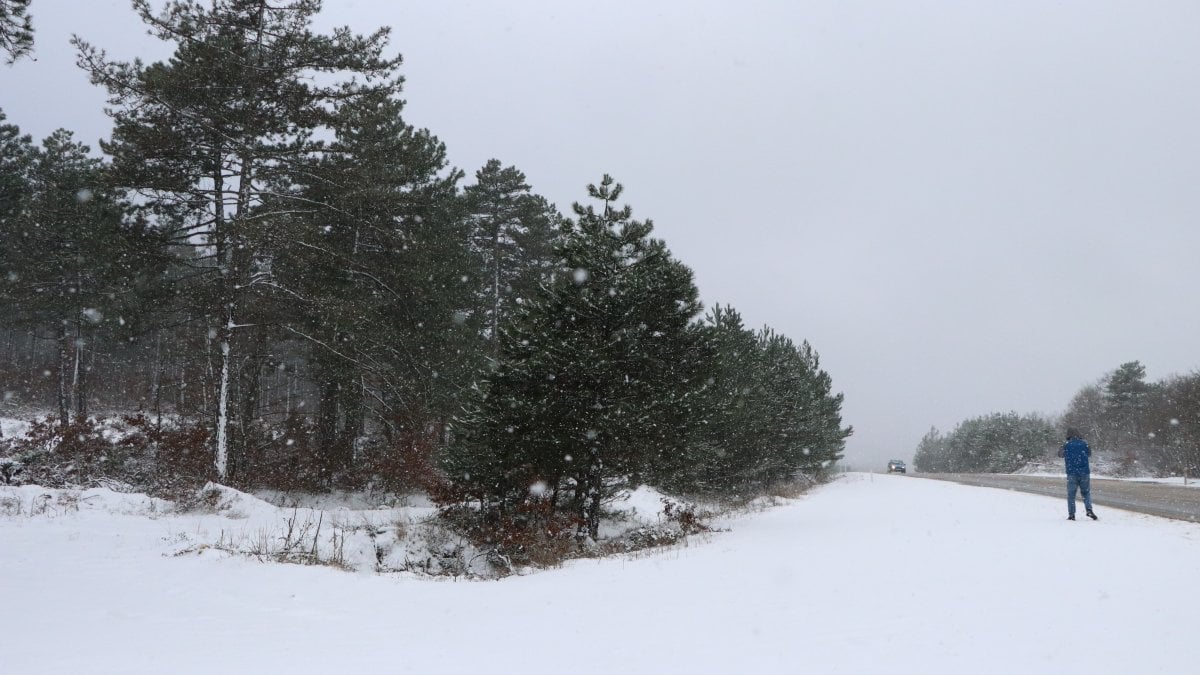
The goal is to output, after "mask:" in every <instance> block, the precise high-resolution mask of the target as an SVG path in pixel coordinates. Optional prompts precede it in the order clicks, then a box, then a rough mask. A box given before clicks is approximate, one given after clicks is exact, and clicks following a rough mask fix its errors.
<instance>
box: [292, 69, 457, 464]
mask: <svg viewBox="0 0 1200 675" xmlns="http://www.w3.org/2000/svg"><path fill="white" fill-rule="evenodd" d="M402 109H403V102H402V101H401V100H399V99H398V98H396V97H395V96H393V95H391V94H389V93H386V92H378V93H377V94H376V95H373V96H366V97H363V98H362V99H361V100H359V101H356V102H354V103H352V104H349V105H344V106H341V107H339V109H338V113H337V115H336V117H335V120H334V123H333V130H334V132H335V135H336V138H335V140H334V141H333V142H332V143H331V145H330V147H329V152H328V153H326V154H325V156H323V157H322V158H321V159H320V160H319V161H317V162H314V163H313V166H312V168H311V170H310V171H309V172H308V175H307V176H306V177H305V179H304V181H303V183H302V184H300V185H299V186H298V188H297V189H298V192H299V196H300V198H301V199H302V200H303V201H305V202H307V203H310V204H313V205H315V208H314V209H313V210H311V211H310V212H309V213H306V214H305V215H304V216H303V217H301V218H299V219H297V220H295V221H294V222H293V228H292V229H291V230H289V232H288V236H289V237H290V238H291V239H290V241H283V242H280V243H279V246H278V247H277V250H278V251H279V254H278V256H277V257H276V258H275V259H274V261H273V267H274V275H275V278H276V280H277V281H278V282H279V284H280V285H281V286H282V287H285V288H287V289H289V290H290V293H289V294H288V296H286V299H288V300H289V303H288V316H287V317H285V318H284V319H283V325H284V326H285V328H286V329H287V331H288V332H289V333H290V334H291V335H293V336H298V337H300V338H302V339H303V340H304V341H305V343H306V344H308V345H309V346H310V350H309V362H310V364H311V365H312V368H313V374H314V377H315V379H316V381H317V385H318V387H319V395H320V398H319V410H318V414H317V426H318V441H319V447H320V451H321V452H322V455H323V457H322V460H321V465H322V468H323V470H324V471H325V472H326V474H327V475H331V474H332V473H333V472H336V471H339V470H342V469H345V468H347V467H348V466H349V465H350V462H351V458H352V452H351V450H352V445H353V443H354V441H355V439H356V438H357V437H358V436H360V435H361V432H362V424H363V420H364V418H365V414H366V412H367V406H368V405H369V404H370V403H374V404H375V405H374V412H375V417H376V418H377V419H378V420H379V421H380V423H381V425H382V427H383V429H384V431H385V434H386V435H387V436H388V437H389V439H390V440H391V441H392V442H393V443H394V444H403V443H411V442H412V440H413V436H414V435H420V434H422V433H423V432H424V430H425V429H427V428H428V427H429V425H430V424H438V423H441V422H444V421H445V420H446V419H447V418H448V417H449V416H450V414H452V412H453V409H452V406H451V401H453V400H454V399H455V398H456V397H457V395H458V394H459V391H458V388H460V387H463V386H465V384H464V381H465V380H468V379H469V377H470V376H472V375H473V374H474V372H475V370H476V368H475V366H474V365H473V364H474V362H473V360H472V358H471V355H472V354H475V353H478V346H477V345H475V344H472V343H471V341H472V340H473V339H474V336H476V335H478V330H477V329H475V328H472V327H471V326H469V325H468V324H467V321H466V310H467V309H468V308H469V306H470V304H471V302H472V298H471V295H470V292H471V289H472V285H471V284H470V283H468V282H469V280H470V272H471V271H472V270H471V268H470V265H469V261H468V258H467V247H466V242H465V236H464V233H463V230H464V226H463V224H462V219H461V218H460V217H459V214H458V212H457V211H456V207H455V204H456V200H457V196H456V183H457V181H458V180H459V179H460V176H461V174H460V173H459V172H457V171H450V170H448V168H447V164H446V159H445V147H444V146H443V145H442V143H441V142H440V141H438V140H437V139H436V138H435V137H433V136H432V135H431V134H430V133H429V132H428V131H426V130H417V129H414V128H413V127H412V126H411V125H409V124H407V123H406V122H405V121H404V119H403V117H402V115H401V113H402ZM296 300H300V302H299V303H298V304H297V303H296V302H295V301H296Z"/></svg>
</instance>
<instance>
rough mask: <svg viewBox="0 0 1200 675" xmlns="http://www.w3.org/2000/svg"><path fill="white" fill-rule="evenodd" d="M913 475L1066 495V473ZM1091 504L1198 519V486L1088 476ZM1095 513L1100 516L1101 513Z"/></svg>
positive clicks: (1055, 495) (965, 483)
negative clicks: (1060, 475)
mask: <svg viewBox="0 0 1200 675" xmlns="http://www.w3.org/2000/svg"><path fill="white" fill-rule="evenodd" d="M913 477H914V478H932V479H935V480H948V481H954V482H956V483H962V484H964V485H976V486H979V487H992V488H1001V489H1005V490H1017V491H1019V492H1032V493H1034V494H1039V495H1047V496H1050V497H1058V498H1060V499H1062V498H1064V497H1066V494H1067V479H1066V476H1062V477H1059V478H1056V477H1050V476H1021V475H1013V474H998V473H997V474H987V473H922V474H918V475H915V476H913ZM1076 501H1077V503H1078V505H1079V509H1080V511H1081V512H1082V510H1083V499H1082V498H1081V497H1079V496H1078V495H1077V496H1076ZM1092 504H1093V505H1094V506H1096V507H1097V508H1099V507H1102V506H1109V507H1112V508H1117V509H1125V510H1127V511H1137V512H1139V513H1147V514H1150V515H1152V516H1162V517H1164V518H1174V519H1176V520H1189V521H1192V522H1200V488H1194V487H1184V486H1180V485H1164V484H1162V483H1151V482H1142V481H1135V480H1111V479H1105V478H1092ZM1062 510H1063V513H1066V505H1065V504H1064V505H1063V509H1062ZM1097 515H1099V516H1100V517H1101V518H1104V514H1103V513H1098V514H1097Z"/></svg>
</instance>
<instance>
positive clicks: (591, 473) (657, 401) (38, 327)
mask: <svg viewBox="0 0 1200 675" xmlns="http://www.w3.org/2000/svg"><path fill="white" fill-rule="evenodd" d="M0 2H2V3H3V4H0V7H3V8H4V11H5V13H4V14H2V15H0V17H3V18H5V19H7V18H11V17H14V16H20V17H24V16H25V15H24V14H18V13H13V11H11V10H12V8H14V7H15V8H17V9H20V10H23V9H24V8H25V7H26V6H27V4H28V3H23V2H20V1H19V0H8V1H7V2H5V1H4V0H0ZM133 6H134V9H135V11H136V12H137V13H138V15H139V16H140V17H141V19H142V20H143V22H145V24H146V25H147V26H148V27H149V29H150V33H151V35H153V36H155V37H157V38H159V39H161V40H163V41H165V42H167V43H169V44H170V45H171V46H172V47H173V48H174V51H173V53H172V55H171V57H170V58H169V59H167V60H166V61H163V62H156V63H148V64H147V63H142V62H140V61H134V62H129V63H126V62H120V61H114V60H112V59H110V58H108V57H107V56H106V54H105V52H104V51H103V50H102V49H100V48H98V47H96V46H93V45H91V44H88V43H87V42H84V41H83V40H81V39H78V38H77V39H76V40H75V44H76V47H77V48H78V54H79V65H80V66H81V67H82V68H83V69H84V70H85V71H86V72H87V73H88V75H89V76H90V77H91V79H92V81H93V83H95V84H96V85H98V86H100V87H103V88H104V89H105V90H106V91H107V93H108V96H109V108H108V113H109V114H110V116H111V117H112V119H113V122H114V129H113V134H112V137H111V139H109V140H108V141H106V142H103V143H102V149H103V150H104V152H105V153H106V154H107V155H108V157H109V158H111V159H110V160H108V161H105V160H101V159H97V158H95V157H92V156H91V155H90V152H89V150H88V149H87V148H86V147H84V146H82V145H79V144H78V143H76V142H75V141H74V140H73V139H72V137H71V135H70V133H69V132H66V131H60V132H57V133H55V134H54V135H52V136H51V137H50V138H48V139H46V141H45V142H44V143H43V144H42V145H41V146H40V147H39V146H36V145H35V144H34V143H33V142H32V140H31V139H30V138H29V137H27V136H23V135H21V133H20V130H19V129H18V128H17V127H16V126H15V125H12V124H8V123H6V121H5V119H4V118H3V115H2V114H0V353H3V354H4V355H5V357H6V358H5V360H3V361H0V379H3V380H4V382H5V389H4V391H3V392H2V393H3V394H4V399H3V402H4V403H5V405H9V404H10V403H11V404H12V405H14V406H15V405H17V404H20V405H22V406H26V409H28V410H37V411H44V410H46V409H53V408H55V407H57V409H58V420H56V422H57V423H58V424H60V425H61V427H62V428H63V429H64V430H65V429H67V428H68V427H69V426H73V425H76V426H79V428H84V427H88V428H91V427H92V426H93V425H94V424H96V421H95V420H93V419H91V418H90V417H89V414H90V413H91V412H92V411H93V410H95V409H96V408H101V407H104V408H109V409H114V410H130V409H138V410H140V411H148V412H152V413H153V414H152V415H138V416H136V417H135V418H131V419H133V420H135V421H134V422H130V424H132V425H133V426H134V427H136V429H137V430H138V431H137V435H138V436H139V438H140V439H141V440H139V441H138V442H137V443H136V444H135V445H136V448H135V449H134V450H131V451H130V452H125V453H123V454H122V453H113V454H111V456H112V457H132V456H134V455H136V456H137V461H136V462H134V464H138V467H133V468H130V470H129V471H127V472H126V473H125V474H123V475H126V476H132V475H142V474H141V473H140V472H141V469H143V468H145V467H144V466H142V465H141V464H140V463H142V462H145V463H149V464H154V465H156V466H157V467H158V469H155V470H154V471H151V472H150V473H149V474H145V475H159V474H161V473H162V472H163V471H165V472H167V473H170V472H171V471H173V469H172V467H175V468H181V467H186V471H184V473H186V474H187V476H188V477H189V479H200V478H202V477H201V476H200V474H201V473H203V470H202V469H200V468H199V467H200V466H202V465H208V466H210V467H211V470H210V474H211V475H210V476H209V477H210V478H215V479H216V480H219V481H222V482H225V483H231V484H234V485H238V486H244V487H274V488H284V489H292V488H297V489H332V488H335V487H343V488H360V487H366V486H371V485H375V486H383V487H386V488H388V489H404V488H424V489H426V490H428V491H429V492H431V493H433V494H434V496H435V498H437V499H438V500H439V501H441V502H442V503H446V504H450V503H455V502H458V498H460V497H469V498H470V499H469V501H470V502H471V503H472V505H473V507H472V509H464V510H458V511H456V514H460V515H461V514H463V513H466V514H467V516H468V518H481V519H482V520H481V521H479V522H490V523H493V524H494V523H496V522H501V521H503V520H504V519H505V518H513V517H517V516H520V517H525V516H526V515H528V513H529V512H530V509H533V510H534V511H536V512H538V513H540V514H541V515H542V516H548V517H547V518H544V519H543V520H542V522H543V524H549V525H551V527H549V528H546V527H543V528H542V531H543V532H545V531H553V532H554V533H555V534H554V536H556V537H557V536H558V535H559V534H562V533H563V532H570V531H574V532H575V533H576V534H577V535H578V536H579V537H580V538H582V539H585V540H586V539H592V540H595V539H596V538H597V537H598V536H599V533H600V523H601V517H602V514H603V511H604V508H605V505H606V504H607V503H609V502H610V500H612V499H614V498H616V497H618V496H619V495H620V494H621V493H623V492H625V491H626V490H628V489H629V488H632V487H635V486H637V485H640V484H647V483H648V484H653V485H657V486H659V487H662V488H664V489H667V490H672V491H676V492H702V493H708V494H718V495H750V494H753V493H755V492H761V491H762V490H764V489H767V488H768V487H769V486H770V485H771V484H773V483H775V482H779V481H786V480H789V479H790V478H792V477H794V476H795V475H796V474H797V472H805V473H816V472H819V471H821V470H822V469H823V468H824V467H825V466H827V465H828V463H829V462H832V461H835V460H836V459H837V458H838V457H839V456H840V452H841V449H842V445H843V442H844V439H845V437H846V435H848V434H849V429H848V428H843V427H842V426H841V417H840V407H841V396H840V395H834V394H833V393H832V391H831V388H832V387H831V382H830V378H829V376H828V375H827V374H826V373H825V372H824V371H822V370H821V369H820V365H819V362H818V359H817V356H816V353H815V352H814V351H813V350H812V349H811V348H810V347H809V346H808V345H807V343H804V344H801V345H797V344H795V343H793V342H792V341H791V340H789V339H787V338H785V337H783V336H781V335H778V334H776V333H775V332H773V331H771V330H769V329H763V330H761V331H749V330H746V329H745V328H744V327H743V326H742V322H741V318H740V317H739V316H738V315H737V313H736V312H734V311H733V310H732V309H730V308H728V307H716V308H714V309H713V311H712V313H711V314H710V315H709V316H708V318H707V319H703V320H702V319H700V318H699V315H700V313H701V309H702V308H701V304H700V302H699V299H698V298H699V293H698V290H697V289H696V286H695V284H694V281H693V277H692V272H691V270H690V269H689V268H688V267H687V266H686V265H684V264H683V263H682V262H681V261H679V260H678V259H676V258H675V257H674V256H673V255H672V254H671V252H670V251H669V250H668V248H667V246H666V244H665V242H663V241H662V240H660V239H656V238H654V237H653V236H652V235H653V225H652V223H651V222H650V221H648V220H636V219H634V217H633V212H632V210H631V209H630V208H629V207H628V206H623V205H621V203H620V200H621V197H622V187H621V185H620V184H618V183H617V182H616V181H614V180H613V179H612V178H611V177H610V176H604V177H603V179H602V180H601V181H600V182H599V183H598V184H596V185H589V186H588V196H589V198H590V200H591V201H590V202H589V203H588V204H586V205H581V204H576V205H575V206H574V210H573V217H571V218H564V217H563V216H562V215H561V214H560V213H559V212H558V211H557V209H556V208H555V206H554V205H553V204H551V203H550V202H549V201H548V200H546V199H545V198H544V197H542V196H540V195H538V194H536V193H535V192H534V191H533V189H532V187H531V186H530V185H529V181H528V179H527V177H526V175H525V174H524V173H523V172H521V171H520V170H519V169H518V168H517V167H514V166H508V165H505V164H504V163H502V162H501V161H500V160H496V159H493V160H490V161H488V162H487V163H486V164H485V165H484V166H483V167H482V168H480V169H479V170H478V171H477V172H476V173H475V174H474V182H473V183H470V184H468V185H465V186H463V185H460V183H462V182H463V181H464V179H465V175H464V173H463V172H462V171H460V170H459V169H457V168H454V167H452V166H450V164H449V162H448V160H447V153H446V148H445V146H444V145H443V144H442V142H441V141H440V140H438V138H437V137H436V136H434V135H433V134H432V133H431V132H429V131H428V130H425V129H418V128H415V127H414V126H412V125H411V124H410V123H409V122H408V121H407V120H406V119H405V115H404V113H405V103H404V101H403V99H402V97H401V93H402V87H401V85H402V83H403V78H402V77H401V76H400V74H399V66H400V63H401V60H400V57H399V56H389V55H388V54H387V53H386V51H387V46H388V45H387V37H388V33H387V31H386V30H379V31H376V32H374V33H371V34H368V35H357V34H355V33H352V32H351V31H350V30H349V29H346V28H338V29H334V30H332V31H330V32H328V33H326V34H322V33H319V32H317V31H315V30H314V29H313V25H314V20H315V18H316V16H317V13H318V12H319V11H320V9H321V3H320V2H319V1H318V0H289V2H284V3H280V2H269V1H268V0H211V1H209V0H205V1H204V2H194V1H187V0H168V1H167V2H163V3H151V2H149V0H134V1H133ZM8 25H9V24H3V29H4V30H8ZM5 35H6V36H7V35H8V34H5ZM0 47H3V45H0ZM10 53H12V52H11V51H10ZM43 373H44V374H45V375H44V376H43ZM52 374H53V375H56V377H53V378H52V377H51V375H52ZM35 380H36V381H35ZM11 383H18V384H17V385H16V386H14V385H13V384H11ZM47 428H48V427H47V423H43V424H42V425H41V426H40V427H39V429H42V432H43V435H44V436H47V437H49V436H52V434H51V433H50V432H49V431H47ZM97 428H98V427H97ZM60 435H61V434H60ZM93 436H94V439H93V438H92V436H89V439H92V440H94V441H95V444H96V445H97V446H98V447H99V446H103V444H104V443H109V442H110V441H108V440H106V439H105V437H104V436H103V435H102V434H98V433H97V434H94V435H93ZM36 440H37V439H31V442H30V443H27V444H25V445H23V446H22V447H30V448H33V447H35V446H36V447H38V448H42V446H44V445H45V444H44V443H38V442H35V441H36ZM92 440H89V445H88V448H89V450H88V451H89V452H91V448H92ZM202 447H203V452H204V456H203V457H200V456H199V454H200V450H201V448H202ZM50 452H52V450H51V451H50ZM97 452H99V450H98V451H97ZM122 461H124V460H122ZM131 461H132V460H131ZM34 464H36V462H35V463H34ZM131 466H132V465H131ZM164 467H165V468H164ZM135 468H136V469H137V470H134V469H135ZM160 478H161V476H160ZM158 483H160V484H163V485H166V484H170V485H172V486H176V483H177V482H176V481H174V480H158ZM462 501H463V502H466V501H468V500H467V499H463V500H462ZM476 504H477V505H479V506H480V507H481V508H478V509H475V508H474V505H476ZM522 514H524V515H522ZM496 516H500V517H501V518H499V519H497V518H496ZM508 522H510V523H511V521H508ZM568 539H569V537H568ZM559 543H562V542H561V541H560V542H559ZM568 543H570V542H569V541H568Z"/></svg>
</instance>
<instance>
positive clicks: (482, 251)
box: [465, 159, 562, 355]
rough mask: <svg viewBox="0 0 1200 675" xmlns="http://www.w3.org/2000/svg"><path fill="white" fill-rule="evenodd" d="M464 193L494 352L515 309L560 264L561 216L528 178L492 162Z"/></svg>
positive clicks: (482, 301) (483, 312)
mask: <svg viewBox="0 0 1200 675" xmlns="http://www.w3.org/2000/svg"><path fill="white" fill-rule="evenodd" d="M475 180H476V182H475V184H474V185H470V186H468V187H467V188H466V190H465V193H466V194H465V198H466V204H467V210H468V213H469V218H470V226H471V232H470V239H471V248H472V252H473V253H474V254H475V255H476V256H477V257H478V259H479V260H480V265H481V267H482V274H481V275H480V277H481V281H482V285H481V286H482V287H481V289H480V299H481V303H480V305H481V308H482V309H481V312H480V313H481V315H482V316H483V317H485V324H486V326H487V331H488V335H489V339H490V340H491V342H492V345H493V349H492V354H493V355H495V354H496V353H497V352H498V349H499V340H498V338H499V334H500V325H501V324H502V323H504V321H505V320H506V318H507V316H508V315H509V314H510V312H511V306H512V305H513V303H514V301H515V302H520V301H522V300H523V299H524V298H526V297H531V296H532V294H533V293H534V292H535V291H536V289H537V286H538V285H539V283H541V282H542V281H543V280H544V278H545V276H546V275H547V274H548V273H549V272H550V271H552V269H553V266H554V265H555V264H556V263H557V260H556V259H555V249H556V247H557V245H558V244H559V241H558V239H559V236H560V231H561V230H560V228H559V227H558V224H559V222H560V221H561V220H562V217H561V216H560V215H559V214H558V211H557V210H556V209H555V208H554V207H553V206H552V205H550V204H549V203H548V202H546V200H545V199H543V198H542V197H539V196H537V195H535V194H533V193H532V192H530V187H529V185H528V184H527V183H526V182H525V174H523V173H521V172H520V171H519V170H517V168H516V167H511V166H510V167H502V165H501V164H500V160H497V159H492V160H489V161H488V162H487V164H486V165H484V167H483V168H482V169H480V170H479V171H478V172H476V174H475Z"/></svg>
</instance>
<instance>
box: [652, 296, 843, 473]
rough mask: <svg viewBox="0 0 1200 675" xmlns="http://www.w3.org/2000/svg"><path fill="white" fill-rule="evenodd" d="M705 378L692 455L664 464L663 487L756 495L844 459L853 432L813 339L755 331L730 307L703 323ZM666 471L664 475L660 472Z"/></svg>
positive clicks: (716, 309)
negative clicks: (843, 420) (798, 342)
mask: <svg viewBox="0 0 1200 675" xmlns="http://www.w3.org/2000/svg"><path fill="white" fill-rule="evenodd" d="M702 332H703V334H704V335H705V338H706V340H705V345H706V347H707V350H708V356H707V358H706V359H705V361H706V368H705V372H706V376H707V379H706V383H707V386H706V387H705V388H704V390H703V392H702V393H701V395H700V399H699V400H700V401H701V403H700V404H699V405H698V406H696V408H697V410H698V417H699V419H700V421H701V424H698V425H696V427H695V428H694V434H693V435H692V437H691V439H690V442H689V443H688V447H687V452H686V453H685V454H684V455H681V456H679V457H676V458H674V461H669V460H666V461H659V462H656V466H657V467H659V473H658V476H657V480H658V481H659V482H660V484H662V485H665V486H667V487H671V488H673V489H676V490H682V491H701V492H713V493H719V494H726V495H754V494H759V493H761V492H762V491H763V490H764V489H766V488H767V487H768V486H770V485H772V484H775V483H779V482H783V481H786V480H788V479H790V478H792V477H794V476H795V475H796V474H797V473H800V472H806V473H810V474H813V473H818V472H820V471H821V470H823V469H824V468H826V467H827V466H828V465H829V464H831V463H832V462H834V461H837V460H838V459H840V458H841V451H842V449H843V448H844V446H845V438H846V437H847V436H849V435H850V433H851V429H849V428H842V426H841V403H842V396H841V395H840V394H838V395H834V394H833V393H832V391H831V389H832V380H831V379H830V377H829V375H828V374H827V373H825V372H824V371H822V370H821V369H820V362H819V358H818V357H817V355H816V353H815V352H814V351H813V349H812V347H811V346H810V345H809V344H808V343H803V344H802V345H800V346H797V345H796V344H795V343H794V342H792V341H791V340H790V339H789V338H787V337H786V336H783V335H780V334H778V333H776V332H774V331H773V330H771V329H769V328H764V329H763V330H761V331H758V332H754V331H750V330H747V329H746V328H744V327H743V325H742V319H741V316H740V315H738V313H737V312H736V311H734V310H732V309H730V308H728V307H720V306H717V307H714V309H713V311H712V312H711V313H710V314H709V316H708V321H707V323H706V325H705V326H704V327H703V328H702ZM663 470H665V471H666V472H667V473H665V474H664V473H662V472H663Z"/></svg>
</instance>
